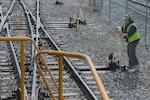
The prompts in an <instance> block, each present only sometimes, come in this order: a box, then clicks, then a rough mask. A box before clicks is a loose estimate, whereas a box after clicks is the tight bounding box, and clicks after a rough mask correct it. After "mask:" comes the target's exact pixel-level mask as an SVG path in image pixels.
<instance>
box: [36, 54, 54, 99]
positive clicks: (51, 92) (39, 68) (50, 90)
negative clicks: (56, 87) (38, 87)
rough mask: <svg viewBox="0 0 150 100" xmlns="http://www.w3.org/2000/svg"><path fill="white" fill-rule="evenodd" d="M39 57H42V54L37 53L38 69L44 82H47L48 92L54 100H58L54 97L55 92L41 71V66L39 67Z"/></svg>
mask: <svg viewBox="0 0 150 100" xmlns="http://www.w3.org/2000/svg"><path fill="white" fill-rule="evenodd" d="M38 55H40V53H37V55H36V64H37V68H38V70H39V73H40V74H41V76H42V78H43V80H44V82H45V84H46V86H47V88H48V91H49V92H50V94H51V96H52V98H53V100H56V97H55V96H54V93H53V90H52V89H51V87H50V86H49V84H48V81H47V79H46V77H45V75H44V73H43V71H42V69H41V67H40V65H39V63H38Z"/></svg>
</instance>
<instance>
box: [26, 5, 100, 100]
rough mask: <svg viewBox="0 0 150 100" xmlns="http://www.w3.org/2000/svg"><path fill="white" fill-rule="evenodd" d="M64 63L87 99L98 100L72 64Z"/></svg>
mask: <svg viewBox="0 0 150 100" xmlns="http://www.w3.org/2000/svg"><path fill="white" fill-rule="evenodd" d="M26 9H27V10H28V12H29V13H30V16H31V17H32V19H33V21H34V22H36V18H35V17H34V16H33V14H32V12H31V11H30V10H29V9H28V7H27V6H26ZM39 23H40V26H39V27H40V28H41V29H42V30H43V32H44V33H45V34H46V35H47V37H48V38H49V40H50V41H49V42H50V43H51V44H52V46H53V48H55V50H58V51H61V50H60V48H59V47H58V46H57V44H56V43H55V42H54V40H53V39H52V38H51V37H50V35H49V34H48V33H47V31H46V30H45V29H44V26H43V24H42V23H41V22H39ZM36 24H37V23H36ZM64 62H65V63H66V66H67V67H66V68H67V69H68V70H69V72H71V75H72V76H73V78H74V79H75V80H76V82H77V83H78V84H80V85H79V87H80V88H81V90H82V91H83V92H84V93H85V95H86V97H87V98H89V99H90V100H98V99H97V97H96V96H95V95H94V94H93V92H92V91H91V89H90V88H89V87H88V86H87V84H86V83H85V82H84V81H83V79H82V78H81V77H80V75H79V73H78V72H77V71H76V70H75V68H74V66H73V65H72V64H71V63H70V61H69V60H68V58H67V57H64Z"/></svg>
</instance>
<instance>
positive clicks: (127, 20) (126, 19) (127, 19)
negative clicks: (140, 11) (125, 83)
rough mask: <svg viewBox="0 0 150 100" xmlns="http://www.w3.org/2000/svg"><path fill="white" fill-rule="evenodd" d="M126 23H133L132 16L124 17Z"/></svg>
mask: <svg viewBox="0 0 150 100" xmlns="http://www.w3.org/2000/svg"><path fill="white" fill-rule="evenodd" d="M124 21H125V24H129V23H130V21H131V17H130V15H125V16H124Z"/></svg>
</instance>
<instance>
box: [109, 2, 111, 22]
mask: <svg viewBox="0 0 150 100" xmlns="http://www.w3.org/2000/svg"><path fill="white" fill-rule="evenodd" d="M110 20H111V0H109V23H110Z"/></svg>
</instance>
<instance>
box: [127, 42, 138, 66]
mask: <svg viewBox="0 0 150 100" xmlns="http://www.w3.org/2000/svg"><path fill="white" fill-rule="evenodd" d="M138 43H139V40H138V41H135V42H131V43H129V44H128V46H127V54H128V57H129V66H130V67H134V66H135V65H139V62H138V60H137V57H136V46H137V44H138Z"/></svg>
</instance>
